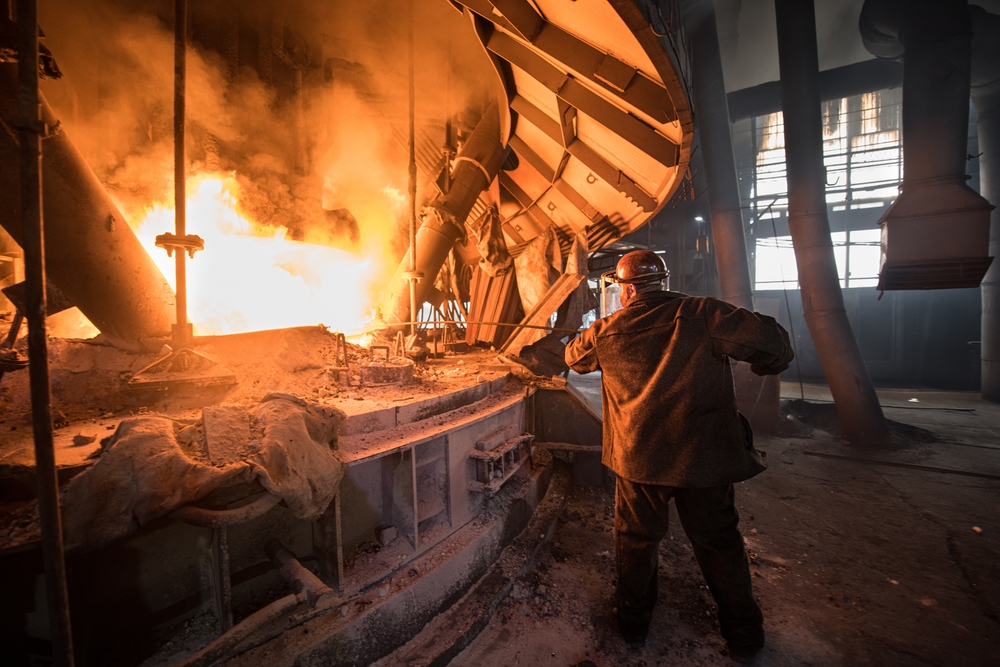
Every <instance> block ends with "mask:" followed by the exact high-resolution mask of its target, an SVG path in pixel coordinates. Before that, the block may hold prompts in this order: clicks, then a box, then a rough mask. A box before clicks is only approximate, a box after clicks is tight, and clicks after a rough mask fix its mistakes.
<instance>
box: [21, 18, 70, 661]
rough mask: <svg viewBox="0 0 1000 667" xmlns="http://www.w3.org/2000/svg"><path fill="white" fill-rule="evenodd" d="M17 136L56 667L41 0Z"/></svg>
mask: <svg viewBox="0 0 1000 667" xmlns="http://www.w3.org/2000/svg"><path fill="white" fill-rule="evenodd" d="M17 20H18V27H19V29H20V30H19V33H20V34H19V39H18V83H19V86H18V93H17V107H18V116H19V118H18V121H19V122H18V123H17V125H18V130H19V140H20V144H21V215H22V225H23V230H24V239H23V250H24V273H25V279H26V282H27V285H26V287H25V291H26V295H25V297H26V301H27V306H26V307H27V310H28V312H27V313H25V315H26V316H27V320H28V358H29V359H30V368H29V375H30V386H31V422H32V429H33V431H34V437H35V469H36V474H37V475H38V515H39V519H40V521H41V525H42V555H43V558H44V560H45V591H46V601H47V605H48V611H49V630H50V633H51V635H52V657H53V660H54V662H55V664H56V665H59V666H64V665H65V666H70V665H72V664H73V636H72V632H71V628H70V619H69V593H68V591H67V588H66V561H65V557H64V553H63V541H62V522H61V520H60V516H59V480H58V478H57V477H56V457H55V448H54V445H53V438H52V407H51V392H50V388H49V359H48V354H49V351H48V342H47V340H46V334H45V308H46V304H45V244H44V242H43V240H42V239H43V238H44V236H43V232H44V221H43V215H42V135H43V134H44V133H45V126H44V125H43V124H42V120H41V105H40V101H39V95H38V7H37V3H36V0H19V1H18V3H17Z"/></svg>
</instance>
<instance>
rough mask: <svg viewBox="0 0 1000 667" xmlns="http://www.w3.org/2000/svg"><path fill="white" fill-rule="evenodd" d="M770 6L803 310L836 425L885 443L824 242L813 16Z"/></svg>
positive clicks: (809, 6) (799, 5)
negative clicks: (774, 24)
mask: <svg viewBox="0 0 1000 667" xmlns="http://www.w3.org/2000/svg"><path fill="white" fill-rule="evenodd" d="M774 8H775V15H776V19H777V26H778V67H779V70H780V72H781V106H782V110H783V112H784V122H785V166H786V173H787V174H788V226H789V229H790V231H791V234H792V245H793V246H794V249H795V263H796V265H797V266H798V270H799V284H800V286H801V294H802V308H803V311H804V313H805V320H806V324H807V325H808V327H809V333H810V334H811V335H812V339H813V342H814V343H815V344H816V351H817V353H818V354H819V360H820V364H822V366H823V373H824V374H825V375H826V381H827V384H828V385H829V386H830V393H831V394H833V400H834V402H835V403H836V406H837V414H838V415H839V416H840V423H841V426H843V428H844V430H845V431H846V432H847V434H848V436H849V437H850V439H851V440H852V441H854V442H856V443H859V444H860V443H880V442H884V441H886V440H887V439H888V436H889V430H888V427H887V426H886V423H885V416H884V415H883V414H882V407H881V406H880V405H879V402H878V397H877V396H876V395H875V388H874V387H873V386H872V382H871V378H870V377H869V376H868V369H867V368H866V367H865V363H864V360H863V359H862V357H861V350H860V348H859V347H858V343H857V341H856V340H855V338H854V334H853V332H852V331H851V325H850V323H849V322H848V320H847V312H846V311H845V310H844V295H843V293H842V292H841V291H840V278H839V277H838V275H837V264H836V262H835V261H834V257H833V243H832V242H831V240H830V221H829V220H828V218H827V209H826V167H825V166H824V164H823V119H822V114H821V109H820V101H819V57H818V55H817V50H816V11H815V7H814V6H813V2H812V0H775V2H774Z"/></svg>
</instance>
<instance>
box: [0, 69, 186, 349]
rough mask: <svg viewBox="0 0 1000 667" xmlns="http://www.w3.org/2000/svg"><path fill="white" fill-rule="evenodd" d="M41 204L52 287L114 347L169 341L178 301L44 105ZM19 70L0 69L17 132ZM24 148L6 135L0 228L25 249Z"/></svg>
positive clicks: (0, 96)
mask: <svg viewBox="0 0 1000 667" xmlns="http://www.w3.org/2000/svg"><path fill="white" fill-rule="evenodd" d="M41 106H42V121H43V122H44V123H45V124H46V125H47V126H48V128H49V133H48V135H47V136H46V138H45V139H44V146H45V160H44V161H43V163H42V169H43V173H42V188H43V190H42V199H43V207H44V210H45V261H46V269H47V273H48V277H49V279H50V280H51V281H52V282H53V283H55V284H56V286H58V287H59V289H60V290H61V291H62V292H63V293H64V294H65V295H66V297H67V298H68V299H69V300H70V301H71V302H72V303H73V304H74V305H76V306H77V307H79V308H80V310H81V311H83V314H84V315H86V316H87V317H88V318H89V319H90V321H91V322H93V324H94V326H96V327H97V328H98V329H100V331H101V333H103V334H104V335H105V336H107V337H108V338H109V340H111V341H112V342H114V343H116V344H119V345H122V346H124V347H135V346H136V345H137V343H138V341H140V340H141V339H143V338H150V337H154V336H168V335H170V325H171V323H172V322H173V306H174V294H173V290H171V289H170V285H169V284H168V283H167V281H166V279H165V278H164V277H163V274H162V273H160V270H159V269H158V268H156V265H155V264H154V263H153V260H152V259H151V258H150V257H149V255H148V254H147V253H146V251H145V250H144V249H143V247H142V245H141V244H140V243H139V240H138V239H137V238H136V236H135V234H133V233H132V230H131V229H130V228H129V226H128V223H127V222H126V221H125V217H124V216H123V215H122V214H121V212H120V211H119V210H118V207H117V206H115V204H114V202H112V201H111V198H110V197H108V194H107V192H105V190H104V188H103V187H102V186H101V183H100V182H99V181H98V180H97V177H96V176H95V175H94V172H93V171H91V169H90V167H89V166H87V163H86V162H85V161H84V159H83V156H82V155H80V152H79V151H78V150H77V149H76V147H75V146H74V145H73V143H72V142H71V141H70V139H69V137H67V136H66V132H65V131H64V130H63V129H62V128H61V127H60V126H59V121H58V120H57V119H56V116H55V114H54V113H53V112H52V109H51V107H49V105H48V103H47V102H46V101H45V99H44V98H42V104H41ZM17 116H18V111H17V65H16V64H14V63H5V64H0V118H2V119H3V122H4V124H5V126H6V127H8V128H9V127H13V126H15V125H16V122H15V119H16V118H17ZM17 155H18V142H17V139H15V138H14V136H12V135H11V134H10V133H9V132H0V225H2V226H3V228H4V229H6V230H7V231H8V232H9V233H10V235H11V236H12V237H14V240H15V241H17V242H18V244H21V243H22V242H23V234H22V229H21V205H20V202H19V201H18V197H17V193H18V192H20V185H19V184H20V176H19V174H18V158H17Z"/></svg>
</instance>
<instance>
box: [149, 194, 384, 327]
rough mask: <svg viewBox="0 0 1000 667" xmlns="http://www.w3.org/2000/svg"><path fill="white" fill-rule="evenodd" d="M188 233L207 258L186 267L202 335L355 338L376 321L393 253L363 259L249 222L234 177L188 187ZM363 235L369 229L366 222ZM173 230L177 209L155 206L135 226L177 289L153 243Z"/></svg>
mask: <svg viewBox="0 0 1000 667" xmlns="http://www.w3.org/2000/svg"><path fill="white" fill-rule="evenodd" d="M187 191H188V193H189V194H188V199H187V231H188V233H189V234H197V235H199V236H201V237H202V238H203V239H205V250H204V251H201V252H199V253H198V254H196V255H195V257H194V259H193V260H189V261H188V263H187V276H188V318H189V319H190V320H191V322H192V323H194V326H195V329H196V331H197V333H199V334H201V335H207V334H227V333H239V332H244V331H260V330H264V329H276V328H282V327H292V326H311V325H316V324H319V323H322V324H325V325H326V326H328V327H330V328H331V329H332V330H335V331H341V332H344V333H354V332H358V331H360V330H362V329H363V328H364V327H365V325H366V323H368V322H370V321H371V320H372V315H373V313H372V304H373V303H374V297H375V294H376V292H377V285H378V281H379V279H380V278H384V276H385V274H386V269H387V262H388V261H389V259H390V258H388V257H386V256H385V255H386V254H387V253H385V252H378V251H377V249H375V248H366V249H365V251H366V252H365V255H364V256H362V255H358V254H354V253H351V252H348V251H346V250H341V249H339V248H334V247H330V246H326V245H318V244H314V243H302V242H299V241H293V240H291V239H289V238H287V237H286V235H287V232H288V230H287V229H286V228H284V227H280V226H279V227H272V226H268V225H265V224H260V223H258V222H255V221H253V220H250V219H249V218H247V217H246V216H245V215H244V214H243V213H242V212H241V211H240V208H239V205H238V204H239V202H238V198H239V185H238V184H237V182H236V180H235V179H234V178H233V177H232V176H228V175H218V174H213V175H201V176H197V177H193V178H190V179H188V190H187ZM361 225H362V229H364V221H361ZM173 229H174V209H173V207H172V206H167V205H164V204H155V205H153V206H151V207H149V208H147V209H146V212H145V215H144V216H143V218H142V220H141V221H140V222H139V223H138V225H136V235H137V236H138V237H139V240H140V241H142V244H143V246H144V247H145V248H146V251H147V252H149V254H150V256H151V257H152V258H153V261H154V262H155V263H156V265H157V266H158V267H159V269H160V271H161V272H163V275H164V276H166V278H167V280H168V281H169V282H170V285H171V286H173V287H175V284H174V260H173V259H172V258H168V257H167V254H166V252H164V251H163V250H162V249H161V248H157V247H156V246H155V243H154V239H155V238H156V235H157V234H162V233H164V232H167V231H172V230H173Z"/></svg>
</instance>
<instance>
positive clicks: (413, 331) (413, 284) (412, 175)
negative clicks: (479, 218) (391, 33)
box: [406, 0, 417, 336]
mask: <svg viewBox="0 0 1000 667" xmlns="http://www.w3.org/2000/svg"><path fill="white" fill-rule="evenodd" d="M414 2H415V0H410V12H409V25H408V27H407V32H406V47H407V52H408V54H409V60H408V63H409V69H408V72H407V74H408V76H409V81H408V91H409V124H410V163H409V170H408V183H407V186H408V191H409V195H410V322H411V324H410V335H411V336H416V335H417V276H416V275H415V274H416V272H417V137H416V126H415V123H414V116H415V115H416V90H415V87H414V70H413V4H414Z"/></svg>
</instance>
